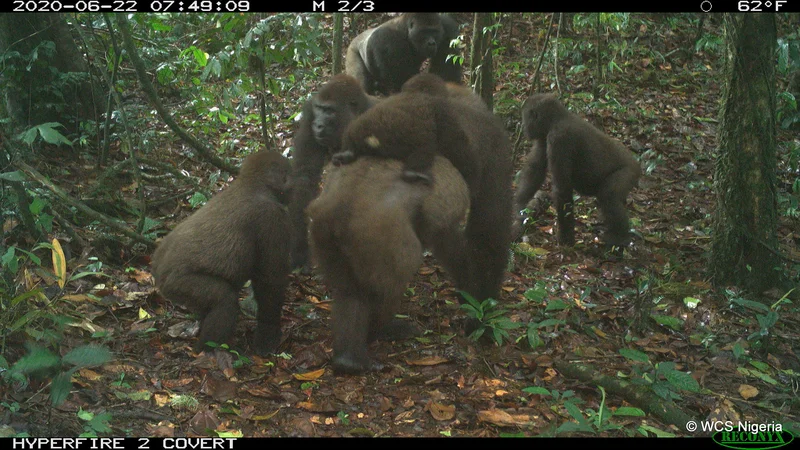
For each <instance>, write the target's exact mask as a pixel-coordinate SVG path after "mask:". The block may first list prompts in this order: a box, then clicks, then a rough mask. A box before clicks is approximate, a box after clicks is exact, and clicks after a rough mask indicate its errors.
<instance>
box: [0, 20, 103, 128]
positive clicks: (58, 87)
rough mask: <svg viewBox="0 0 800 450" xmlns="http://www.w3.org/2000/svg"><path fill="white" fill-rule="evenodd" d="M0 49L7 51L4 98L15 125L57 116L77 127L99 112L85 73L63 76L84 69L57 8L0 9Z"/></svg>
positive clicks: (60, 121) (70, 126)
mask: <svg viewBox="0 0 800 450" xmlns="http://www.w3.org/2000/svg"><path fill="white" fill-rule="evenodd" d="M0 49H3V52H4V53H5V56H6V57H11V58H10V59H7V60H6V62H5V63H4V68H3V74H2V75H3V82H4V85H5V99H4V100H5V103H6V108H7V112H8V115H9V116H10V117H12V118H13V119H14V121H15V122H16V124H17V125H20V126H24V127H30V126H33V125H39V124H42V123H46V122H59V123H61V124H62V125H64V126H65V127H66V128H67V129H68V130H69V131H75V130H77V129H78V122H80V121H81V120H84V119H92V120H94V119H96V118H97V113H96V112H95V111H96V109H95V105H94V99H95V98H94V96H93V95H92V94H93V92H92V87H91V83H90V80H89V78H88V75H85V76H83V77H82V78H80V79H82V80H83V81H63V80H65V79H72V80H74V79H75V77H64V75H65V74H67V73H83V74H86V73H87V72H88V70H87V69H86V66H85V64H84V58H83V55H82V54H81V52H80V51H79V50H78V47H77V46H76V45H75V42H74V41H73V40H72V35H71V34H70V31H69V27H68V26H67V23H66V22H65V21H64V19H63V18H62V16H61V15H60V14H40V13H39V14H28V13H25V14H18V13H13V14H11V13H5V14H0ZM15 54H16V55H15ZM53 69H55V70H53ZM98 99H99V97H98Z"/></svg>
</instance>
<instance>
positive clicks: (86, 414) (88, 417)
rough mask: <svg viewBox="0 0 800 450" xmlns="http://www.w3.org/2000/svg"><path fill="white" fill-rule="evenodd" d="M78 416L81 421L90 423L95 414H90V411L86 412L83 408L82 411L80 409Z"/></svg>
mask: <svg viewBox="0 0 800 450" xmlns="http://www.w3.org/2000/svg"><path fill="white" fill-rule="evenodd" d="M77 416H78V418H79V419H81V420H85V421H87V422H88V421H90V420H92V417H94V413H93V412H90V411H84V410H83V409H82V408H81V409H78V413H77Z"/></svg>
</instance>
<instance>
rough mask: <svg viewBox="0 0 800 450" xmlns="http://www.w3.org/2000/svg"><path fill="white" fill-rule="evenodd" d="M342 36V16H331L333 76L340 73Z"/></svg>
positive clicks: (341, 14)
mask: <svg viewBox="0 0 800 450" xmlns="http://www.w3.org/2000/svg"><path fill="white" fill-rule="evenodd" d="M343 35H344V14H343V13H337V14H334V15H333V74H334V75H336V74H337V73H339V72H341V71H342V40H343V39H342V37H343Z"/></svg>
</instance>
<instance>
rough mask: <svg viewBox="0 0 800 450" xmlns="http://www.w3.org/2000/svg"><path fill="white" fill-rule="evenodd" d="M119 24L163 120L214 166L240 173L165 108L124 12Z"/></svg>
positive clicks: (152, 100) (130, 53) (128, 48)
mask: <svg viewBox="0 0 800 450" xmlns="http://www.w3.org/2000/svg"><path fill="white" fill-rule="evenodd" d="M116 19H117V24H118V25H119V31H120V33H121V34H122V42H123V44H124V45H125V51H126V52H128V58H130V60H131V63H132V64H133V67H134V68H135V69H136V75H137V77H138V78H139V84H141V86H142V89H143V90H144V92H145V93H146V94H147V97H148V98H149V99H150V101H151V102H152V103H153V106H154V107H155V108H156V111H158V115H159V116H160V117H161V120H163V121H164V123H166V124H167V126H168V127H169V128H170V129H171V130H172V131H174V132H175V134H177V135H178V136H179V137H180V138H181V139H183V140H184V141H186V143H188V144H189V145H191V146H192V148H193V149H194V150H195V151H196V152H197V153H198V154H199V155H200V156H201V157H202V158H203V159H204V160H205V161H207V162H209V163H211V164H213V165H214V166H216V167H218V168H220V169H222V170H224V171H226V172H228V173H232V174H238V173H239V168H238V167H236V166H233V165H231V164H229V163H228V162H227V161H224V160H222V159H220V158H219V157H218V156H217V155H216V154H215V151H214V150H213V149H210V148H208V147H206V146H205V145H204V144H203V143H202V142H200V141H199V140H197V139H196V138H194V137H193V136H192V135H190V134H189V133H187V132H186V131H185V130H184V129H183V128H181V127H180V126H179V125H178V123H177V122H176V121H175V119H174V118H173V117H172V114H170V113H169V111H167V109H166V108H164V105H163V104H162V103H161V100H160V99H159V98H158V94H156V90H155V88H154V87H153V85H152V84H151V83H150V80H149V79H148V78H147V72H146V70H145V68H144V62H142V59H141V58H139V53H137V52H136V46H135V45H134V43H133V38H132V37H131V30H130V24H129V23H128V19H127V18H125V15H124V14H118V15H116Z"/></svg>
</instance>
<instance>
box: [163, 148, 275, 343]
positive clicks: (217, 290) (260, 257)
mask: <svg viewBox="0 0 800 450" xmlns="http://www.w3.org/2000/svg"><path fill="white" fill-rule="evenodd" d="M290 172H291V167H290V164H289V160H287V159H286V158H284V157H283V156H281V155H280V154H279V153H276V152H270V151H266V150H262V151H260V152H258V153H255V154H252V155H250V156H248V157H247V158H246V159H245V160H244V163H243V164H242V169H241V171H240V173H239V175H238V177H237V178H236V179H235V180H234V181H233V182H232V183H231V184H230V186H228V187H227V188H226V189H224V190H223V191H222V192H220V193H219V194H217V195H215V196H214V197H212V198H211V200H210V201H209V202H208V203H207V204H206V205H205V206H203V207H202V208H200V209H199V210H198V211H197V212H195V213H194V214H192V215H191V216H189V217H188V218H187V219H186V220H184V221H183V222H181V223H180V224H178V226H177V227H175V229H174V230H172V232H170V233H169V234H167V236H166V237H164V239H163V240H162V241H161V243H160V244H159V245H158V248H157V249H156V251H155V254H154V255H153V276H154V277H155V281H156V286H158V288H159V290H160V291H161V293H162V294H163V295H164V297H166V298H168V299H170V300H172V301H174V302H176V303H180V304H183V305H185V306H188V307H189V308H191V309H193V310H194V311H195V312H196V313H197V314H198V315H199V316H200V321H201V322H200V334H199V341H198V342H197V345H196V346H195V348H196V349H197V350H198V351H199V350H201V349H203V348H204V344H205V343H206V342H208V341H213V342H215V343H217V344H222V343H228V342H229V341H230V339H231V337H232V335H233V331H234V329H235V327H236V318H237V315H238V312H239V304H238V298H239V290H240V289H241V288H242V286H243V285H244V283H245V282H246V281H247V280H251V281H252V285H253V292H254V297H255V300H256V304H257V305H258V312H257V316H256V318H257V327H256V333H255V337H254V340H253V347H254V348H255V350H256V351H257V352H258V353H260V354H267V353H272V352H273V351H274V350H275V349H276V348H277V347H278V344H280V340H281V327H280V320H281V306H282V305H283V299H284V296H285V291H286V286H287V284H288V274H289V241H288V240H287V239H286V236H287V235H289V233H290V232H291V229H290V223H289V215H288V213H287V211H286V207H285V206H284V203H285V202H286V200H287V189H288V184H287V180H288V177H289V174H290Z"/></svg>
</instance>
